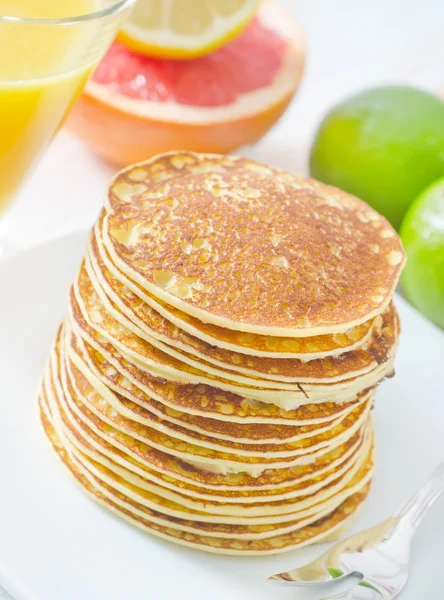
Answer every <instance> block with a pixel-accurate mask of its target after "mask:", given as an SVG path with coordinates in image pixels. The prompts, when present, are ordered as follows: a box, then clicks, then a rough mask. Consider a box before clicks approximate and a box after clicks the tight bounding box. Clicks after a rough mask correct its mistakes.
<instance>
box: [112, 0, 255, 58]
mask: <svg viewBox="0 0 444 600" xmlns="http://www.w3.org/2000/svg"><path fill="white" fill-rule="evenodd" d="M259 3H260V0H138V1H137V3H136V4H135V6H134V9H133V11H132V13H131V15H130V17H129V19H128V20H127V22H126V23H125V25H124V27H123V29H122V30H121V32H120V33H119V35H118V39H119V41H121V42H122V43H124V44H125V45H126V46H127V47H128V48H130V49H131V50H135V51H136V52H139V53H140V54H145V55H148V56H155V57H160V58H196V57H198V56H202V55H204V54H208V53H209V52H211V51H212V50H216V48H219V47H220V46H222V45H223V44H225V43H226V42H228V41H229V40H231V39H232V38H233V37H235V36H236V35H237V34H238V33H240V32H241V31H242V29H244V27H245V26H246V25H247V24H248V22H249V21H250V20H251V18H252V17H253V16H254V14H255V13H256V10H257V8H258V6H259Z"/></svg>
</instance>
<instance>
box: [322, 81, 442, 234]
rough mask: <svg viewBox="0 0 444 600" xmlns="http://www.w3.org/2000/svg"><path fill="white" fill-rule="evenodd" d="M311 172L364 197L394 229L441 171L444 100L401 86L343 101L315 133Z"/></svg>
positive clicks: (370, 92)
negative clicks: (418, 196)
mask: <svg viewBox="0 0 444 600" xmlns="http://www.w3.org/2000/svg"><path fill="white" fill-rule="evenodd" d="M310 173H311V175H312V176H313V177H315V178H316V179H319V180H320V181H323V182H325V183H331V184H332V185H335V186H337V187H339V188H342V189H343V190H346V191H347V192H351V193H352V194H355V195H356V196H358V197H360V198H362V199H363V200H365V201H366V202H368V203H369V204H370V206H372V207H373V208H375V209H376V210H377V211H378V212H380V213H382V214H383V215H384V216H385V217H387V219H388V220H389V221H390V222H391V223H392V224H393V226H394V227H396V228H398V227H399V225H400V224H401V220H402V217H403V216H404V214H405V212H406V210H407V208H408V207H409V206H410V204H411V202H412V201H413V200H414V199H415V198H416V196H417V195H418V194H419V193H420V192H421V191H422V190H423V189H424V188H425V187H426V186H427V185H429V184H430V183H432V182H433V181H435V180H436V179H437V178H438V177H441V176H442V175H444V103H443V102H441V100H440V99H439V98H437V97H435V96H432V95H431V94H427V93H426V92H423V91H421V90H418V89H415V88H412V87H404V86H384V87H378V88H374V89H371V90H367V91H364V92H362V93H360V94H358V95H356V96H353V97H351V98H349V99H348V100H345V102H343V103H342V104H339V105H338V106H336V108H333V110H331V111H330V112H329V113H328V114H327V116H326V117H325V119H324V120H323V122H322V123H321V125H320V127H319V129H318V131H317V133H316V137H315V140H314V143H313V147H312V150H311V156H310Z"/></svg>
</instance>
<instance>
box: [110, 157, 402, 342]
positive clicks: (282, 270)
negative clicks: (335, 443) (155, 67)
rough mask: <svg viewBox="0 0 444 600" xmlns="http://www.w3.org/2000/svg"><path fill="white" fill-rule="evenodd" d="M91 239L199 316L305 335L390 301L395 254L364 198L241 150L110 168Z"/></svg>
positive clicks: (365, 315)
mask: <svg viewBox="0 0 444 600" xmlns="http://www.w3.org/2000/svg"><path fill="white" fill-rule="evenodd" d="M105 207H106V211H107V214H106V216H105V218H104V219H103V226H102V239H103V243H104V245H105V246H106V249H107V251H108V252H109V254H110V258H111V260H112V261H113V263H114V264H115V265H116V266H117V267H118V268H119V269H121V270H122V271H123V272H124V273H125V274H126V275H127V276H128V277H129V278H130V279H131V280H132V281H134V282H135V283H137V284H138V285H140V286H142V287H143V288H144V289H146V290H147V291H148V292H149V293H151V294H153V295H154V296H156V297H158V298H159V299H160V300H162V301H164V302H166V303H168V304H170V305H172V306H174V307H176V308H178V309H180V310H182V311H183V312H185V313H187V314H189V315H191V316H193V317H196V318H198V319H200V320H201V321H203V322H207V323H212V324H214V325H217V326H221V327H226V328H228V329H232V330H236V331H244V332H252V333H257V334H264V335H274V336H295V337H305V336H313V335H324V334H329V333H335V332H342V331H345V330H347V329H349V328H350V327H353V326H356V325H359V324H360V323H363V322H365V321H367V320H369V319H371V318H372V317H374V316H375V315H377V314H379V313H380V312H381V311H382V310H383V309H384V308H385V307H386V306H387V304H388V303H389V301H390V298H391V296H392V294H393V290H394V288H395V286H396V283H397V281H398V278H399V274H400V271H401V269H402V266H403V263H404V260H405V256H404V251H403V248H402V245H401V242H400V240H399V237H398V236H397V234H396V232H395V231H394V230H393V228H392V227H391V226H390V225H389V223H388V222H387V221H386V220H385V219H384V218H383V217H382V216H380V215H379V214H378V213H376V212H374V211H373V210H372V209H371V208H369V207H368V206H367V205H366V204H365V203H364V202H362V201H360V200H358V199H357V198H355V197H354V196H351V195H349V194H346V193H344V192H342V191H340V190H338V189H336V188H333V187H330V186H326V185H324V184H321V183H319V182H316V181H314V180H312V179H308V178H302V177H297V176H295V175H291V174H288V173H285V172H284V171H281V170H279V169H272V168H269V167H266V166H264V165H261V164H258V163H256V162H254V161H251V160H248V159H244V158H234V157H222V156H217V155H204V154H194V153H190V152H175V153H169V154H166V155H162V156H158V157H155V158H153V159H151V160H149V161H147V162H145V163H140V164H139V165H136V166H132V167H130V168H128V169H126V170H124V171H122V172H120V173H119V174H118V175H117V176H116V177H115V178H114V180H113V181H112V183H111V186H110V190H109V194H108V197H107V200H106V203H105Z"/></svg>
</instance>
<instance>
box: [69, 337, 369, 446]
mask: <svg viewBox="0 0 444 600" xmlns="http://www.w3.org/2000/svg"><path fill="white" fill-rule="evenodd" d="M72 342H73V337H71V343H72ZM74 344H75V345H78V344H77V343H76V342H75V341H74ZM74 344H73V345H71V346H69V342H68V348H67V353H68V355H69V357H70V360H72V361H73V362H74V363H75V364H77V366H78V367H79V368H80V369H81V370H82V364H81V363H84V366H87V367H88V369H89V371H90V372H91V373H92V374H93V375H94V376H95V377H96V378H97V379H99V380H100V381H102V383H104V384H105V385H106V387H107V388H108V389H109V391H110V392H115V393H116V394H115V396H116V400H117V403H118V405H119V406H118V407H117V409H119V407H121V408H123V409H124V410H126V409H127V408H129V409H130V410H131V412H132V413H133V414H135V415H139V417H137V416H135V420H138V418H140V417H143V418H147V419H148V420H150V421H151V422H153V423H154V420H153V419H152V416H151V415H148V414H147V413H148V412H149V413H152V414H153V415H155V416H156V417H157V420H159V419H160V420H161V422H162V423H163V424H164V425H165V427H170V425H169V424H170V423H172V424H174V425H179V426H181V427H183V428H184V429H186V430H187V432H188V435H191V436H193V434H194V433H200V434H204V435H209V436H213V437H217V438H218V439H220V440H226V441H237V442H241V443H244V444H253V443H256V442H266V443H270V444H279V443H281V442H282V441H287V442H293V441H297V440H299V439H303V438H306V437H310V436H312V435H316V434H317V433H323V432H324V431H327V430H328V429H331V428H332V427H334V426H335V425H336V424H339V423H340V422H341V421H342V419H343V418H344V417H345V416H346V415H347V414H349V413H350V412H351V410H353V408H354V407H356V405H357V404H360V403H361V402H365V401H366V400H367V399H368V397H369V394H370V393H372V392H373V391H372V390H367V391H366V392H365V393H363V394H362V395H361V396H360V397H359V398H358V399H357V402H356V403H354V404H353V405H352V406H351V407H349V408H347V409H346V410H344V411H343V412H340V413H338V416H337V417H336V418H334V419H331V420H330V421H326V420H324V421H322V422H321V423H309V424H306V423H305V422H304V421H301V422H300V424H299V423H298V421H291V422H289V421H286V422H282V423H263V422H258V423H250V422H249V421H246V422H245V423H231V422H230V421H227V420H218V419H213V418H211V419H206V418H203V417H201V416H195V415H192V414H188V413H186V412H179V411H176V410H171V409H168V406H166V405H164V404H162V403H161V402H157V401H156V400H154V399H153V398H151V397H150V396H148V395H147V394H145V393H144V392H143V391H142V390H140V389H139V388H137V387H136V386H135V385H133V384H132V383H131V382H130V381H129V380H126V383H125V384H124V385H122V384H121V383H117V384H115V383H114V381H115V378H117V382H119V381H121V380H122V377H123V376H121V377H119V375H118V373H117V372H116V370H115V369H114V368H113V367H111V369H112V372H111V374H110V373H109V366H108V365H109V363H107V362H106V360H105V359H104V358H103V357H101V359H98V361H99V364H100V365H103V367H105V366H106V370H105V368H103V370H101V369H97V368H96V366H95V363H93V362H92V361H91V360H88V357H87V356H86V353H79V352H78V351H77V350H76V349H75V348H74ZM113 375H115V376H116V377H113ZM128 401H129V402H128ZM283 425H285V426H283Z"/></svg>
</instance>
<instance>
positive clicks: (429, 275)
mask: <svg viewBox="0 0 444 600" xmlns="http://www.w3.org/2000/svg"><path fill="white" fill-rule="evenodd" d="M401 239H402V242H403V244H404V246H405V249H406V251H407V257H408V260H407V265H406V267H405V269H404V272H403V274H402V277H401V281H402V287H403V289H404V293H405V295H406V297H407V298H408V300H410V302H411V303H412V304H413V305H414V306H416V307H417V308H418V309H419V310H420V311H421V312H423V313H424V314H425V315H426V317H428V318H429V319H431V320H432V321H434V322H435V323H436V324H437V325H439V326H440V327H443V328H444V177H443V178H441V179H439V180H438V181H435V183H433V184H432V185H431V186H429V187H428V188H427V189H426V190H424V192H423V193H422V194H421V195H420V196H419V197H418V198H417V199H416V200H415V201H414V202H413V204H412V205H411V207H410V208H409V210H408V211H407V214H406V215H405V217H404V220H403V222H402V225H401Z"/></svg>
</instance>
